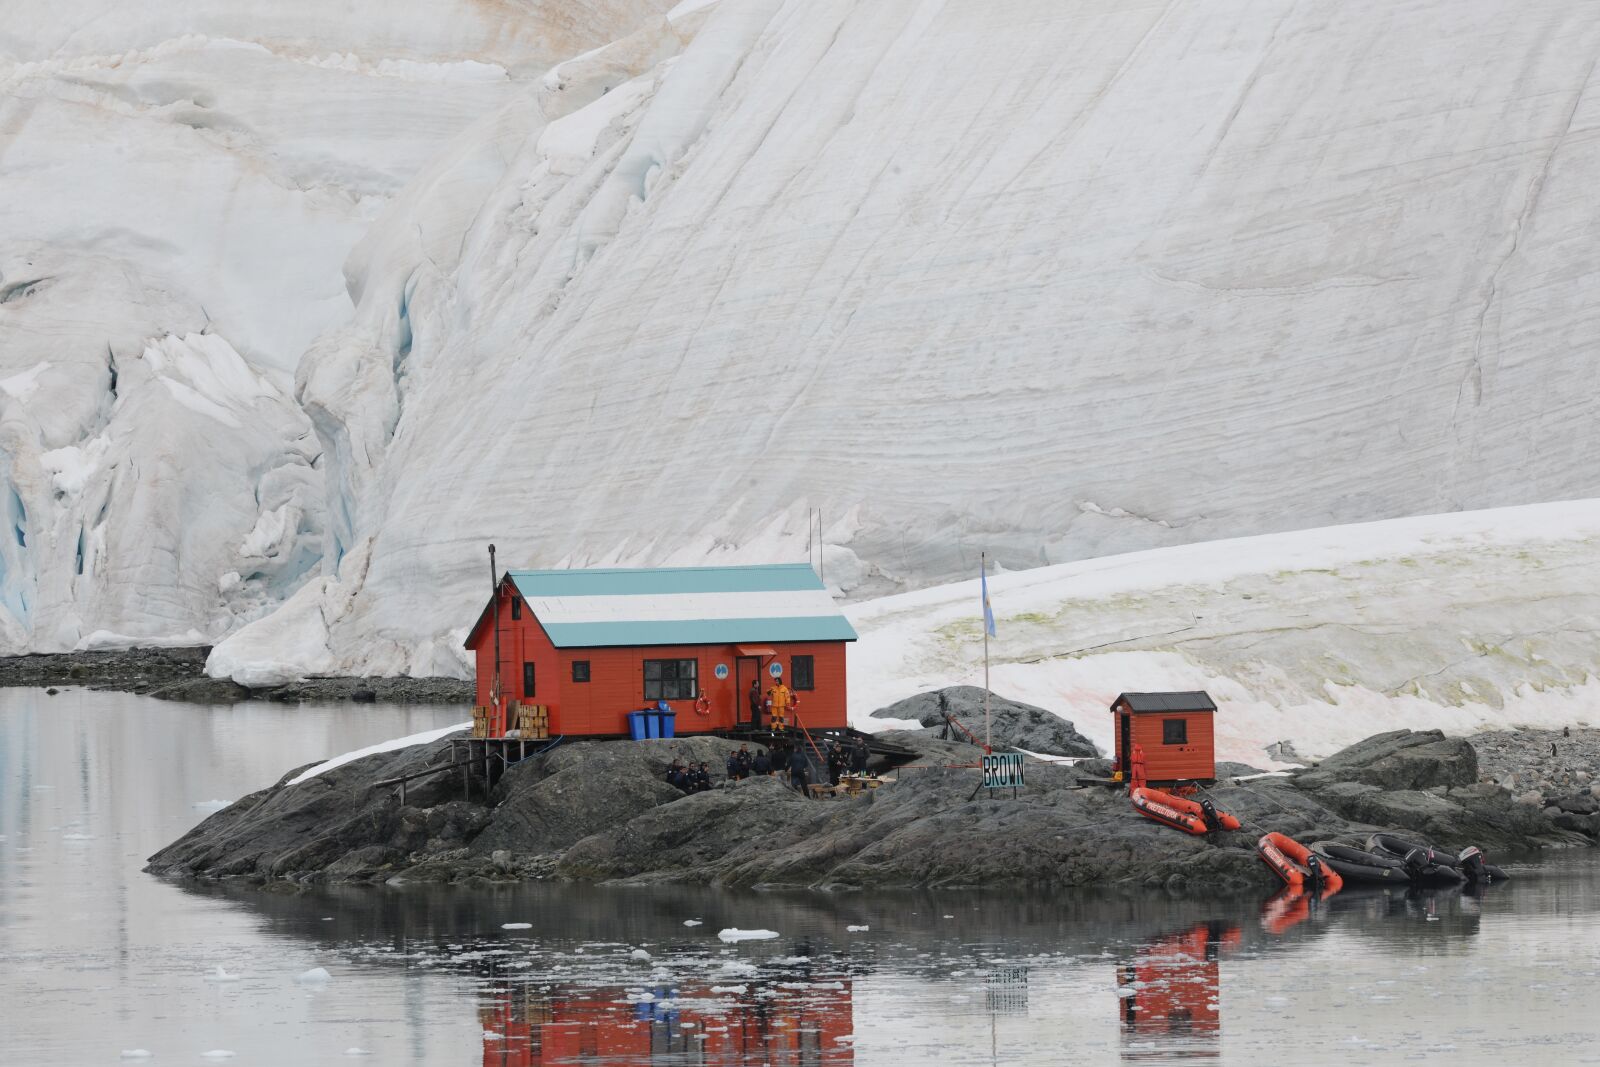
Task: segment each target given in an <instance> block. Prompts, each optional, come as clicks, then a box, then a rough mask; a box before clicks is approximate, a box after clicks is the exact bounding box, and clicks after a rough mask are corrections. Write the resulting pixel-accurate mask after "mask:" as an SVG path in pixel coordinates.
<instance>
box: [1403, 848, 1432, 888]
mask: <svg viewBox="0 0 1600 1067" xmlns="http://www.w3.org/2000/svg"><path fill="white" fill-rule="evenodd" d="M1401 862H1402V863H1404V864H1405V867H1406V876H1407V877H1408V878H1410V879H1411V880H1412V881H1413V882H1420V881H1422V874H1423V872H1424V871H1425V870H1426V869H1427V866H1428V854H1427V852H1426V851H1425V850H1423V849H1420V848H1414V849H1412V850H1411V851H1410V852H1407V853H1406V855H1405V859H1403V860H1401Z"/></svg>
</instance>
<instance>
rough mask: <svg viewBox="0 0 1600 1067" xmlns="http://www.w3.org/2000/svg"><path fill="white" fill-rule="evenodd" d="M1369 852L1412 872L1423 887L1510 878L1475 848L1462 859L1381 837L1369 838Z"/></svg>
mask: <svg viewBox="0 0 1600 1067" xmlns="http://www.w3.org/2000/svg"><path fill="white" fill-rule="evenodd" d="M1367 851H1369V852H1371V853H1373V854H1375V855H1378V856H1382V857H1385V858H1387V859H1397V860H1399V861H1401V862H1402V863H1403V864H1405V866H1406V868H1407V869H1408V870H1409V871H1410V872H1411V875H1412V878H1411V880H1412V881H1413V882H1416V883H1418V884H1420V885H1452V884H1455V883H1457V882H1473V883H1482V882H1503V881H1505V880H1506V878H1507V875H1506V872H1505V871H1503V870H1501V869H1500V868H1499V867H1496V866H1494V864H1492V863H1485V862H1484V859H1483V853H1482V852H1481V851H1479V850H1478V849H1477V848H1475V847H1472V846H1468V847H1467V848H1465V849H1463V850H1462V851H1461V854H1460V855H1459V856H1452V855H1451V854H1450V853H1448V852H1441V851H1440V850H1438V849H1436V848H1434V847H1433V846H1432V845H1422V844H1418V843H1417V842H1415V841H1407V840H1406V839H1405V838H1403V837H1396V836H1395V835H1394V834H1382V833H1379V834H1373V835H1372V836H1371V837H1369V838H1367Z"/></svg>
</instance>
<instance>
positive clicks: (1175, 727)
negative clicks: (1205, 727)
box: [1161, 719, 1189, 745]
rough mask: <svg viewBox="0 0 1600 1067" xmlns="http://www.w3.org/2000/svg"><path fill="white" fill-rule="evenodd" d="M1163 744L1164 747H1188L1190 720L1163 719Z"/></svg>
mask: <svg viewBox="0 0 1600 1067" xmlns="http://www.w3.org/2000/svg"><path fill="white" fill-rule="evenodd" d="M1161 743H1162V744H1163V745H1187V744H1188V743H1189V720H1188V719H1162V720H1161Z"/></svg>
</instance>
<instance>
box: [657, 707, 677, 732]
mask: <svg viewBox="0 0 1600 1067" xmlns="http://www.w3.org/2000/svg"><path fill="white" fill-rule="evenodd" d="M655 719H656V734H655V736H657V737H676V736H677V723H678V715H677V713H676V712H672V711H658V712H656V713H655Z"/></svg>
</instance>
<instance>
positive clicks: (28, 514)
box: [0, 0, 667, 651]
mask: <svg viewBox="0 0 1600 1067" xmlns="http://www.w3.org/2000/svg"><path fill="white" fill-rule="evenodd" d="M666 6H667V5H666V3H664V2H661V3H653V2H651V0H534V2H530V3H527V4H521V5H509V4H507V5H494V4H481V3H474V2H470V0H447V2H442V3H441V2H426V3H424V2H421V0H397V2H394V3H386V4H366V3H355V4H340V5H330V4H325V3H320V2H315V0H287V2H283V3H273V4H270V5H266V6H263V5H260V4H246V3H239V2H235V0H207V2H187V0H173V2H166V3H161V4H157V5H153V6H152V5H128V4H119V3H115V2H113V0H62V2H60V3H52V4H46V5H32V6H26V7H19V8H17V10H15V11H9V12H8V13H7V17H6V19H5V20H4V25H3V26H0V518H3V519H4V522H3V524H0V532H3V534H4V536H3V537H0V649H3V650H10V651H15V650H18V649H22V648H36V649H44V650H58V649H66V648H72V647H74V646H78V645H84V646H94V645H103V644H115V643H125V642H127V641H141V642H152V641H160V640H180V641H190V642H194V641H199V640H208V639H213V638H215V637H218V636H220V635H222V634H225V633H227V632H229V631H230V630H232V629H234V628H236V627H237V626H238V625H239V624H240V623H241V622H242V621H245V620H248V619H250V618H254V617H256V616H258V615H260V614H261V613H262V612H264V611H266V610H268V609H269V608H271V607H272V606H275V605H276V604H277V603H278V602H279V601H281V600H282V599H283V597H285V596H287V595H288V594H289V593H290V592H292V591H293V590H294V589H296V588H297V587H299V586H300V585H301V584H303V582H304V581H305V580H306V578H307V576H308V575H312V574H315V573H316V572H317V569H318V567H319V565H320V561H321V559H322V556H323V554H324V551H325V546H326V544H327V523H326V521H325V491H324V488H323V481H324V471H325V469H326V466H327V464H326V462H325V460H324V459H323V458H322V445H321V444H320V443H319V441H318V440H317V436H316V434H315V433H314V432H313V429H312V423H311V421H310V420H309V419H308V417H307V415H306V414H305V412H304V411H303V410H302V409H301V408H300V406H299V404H298V403H297V402H296V401H295V400H294V398H293V395H292V391H293V383H292V378H291V375H292V372H293V369H294V367H295V366H296V365H297V363H298V362H299V360H300V357H301V355H302V354H303V353H304V351H305V350H306V348H307V347H308V346H309V345H310V344H311V342H312V341H313V340H314V339H315V338H316V337H317V336H318V335H319V334H321V333H322V332H324V331H325V330H328V329H330V328H332V327H334V326H335V325H337V324H338V323H340V322H342V321H344V320H345V319H347V318H348V317H349V307H350V304H349V299H348V297H347V295H346V281H345V278H344V277H343V275H342V270H341V268H342V264H343V262H344V260H345V258H346V256H347V255H348V254H349V252H350V249H351V248H352V246H353V245H354V244H355V243H356V242H357V241H358V240H359V239H360V237H361V235H362V234H363V233H364V232H365V231H366V230H367V228H368V227H369V226H370V225H371V223H372V222H373V220H374V219H376V218H377V217H378V216H379V214H380V213H381V211H382V209H383V207H384V205H386V204H387V203H389V202H390V201H391V200H392V199H393V198H394V197H396V196H397V195H399V194H400V193H401V191H402V190H403V189H404V187H405V186H406V184H407V183H408V182H410V181H411V180H412V179H413V178H414V177H415V176H416V175H417V173H418V172H419V171H420V170H421V169H422V168H423V167H424V166H425V165H426V164H427V163H428V162H429V161H430V160H432V159H434V158H436V157H439V156H441V155H448V154H449V153H450V152H451V151H452V149H451V148H450V145H451V143H452V141H453V139H455V138H456V137H458V136H460V135H461V134H462V133H463V131H464V130H466V129H467V128H468V127H469V126H470V125H471V124H472V123H473V122H475V121H477V120H478V119H479V118H481V116H482V115H483V114H485V113H486V112H492V111H494V110H495V109H497V108H499V107H501V106H502V105H504V104H505V103H506V102H507V101H509V100H512V99H514V98H516V97H517V96H518V95H519V94H521V93H522V92H523V91H524V90H525V89H526V88H527V87H528V86H532V85H538V84H540V79H542V78H543V76H544V74H545V72H546V71H547V70H548V68H549V67H550V65H551V64H552V63H554V62H555V61H557V60H559V59H561V58H565V57H567V56H571V55H573V54H574V53H577V52H582V51H584V50H585V49H588V48H591V47H593V46H595V45H599V44H604V43H606V42H608V41H611V40H613V39H616V38H618V37H621V36H625V35H626V34H628V33H630V32H632V30H633V29H634V27H635V26H636V25H638V24H640V23H642V22H646V21H649V20H651V19H659V17H660V12H661V10H663V9H664V8H665V7H666Z"/></svg>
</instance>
